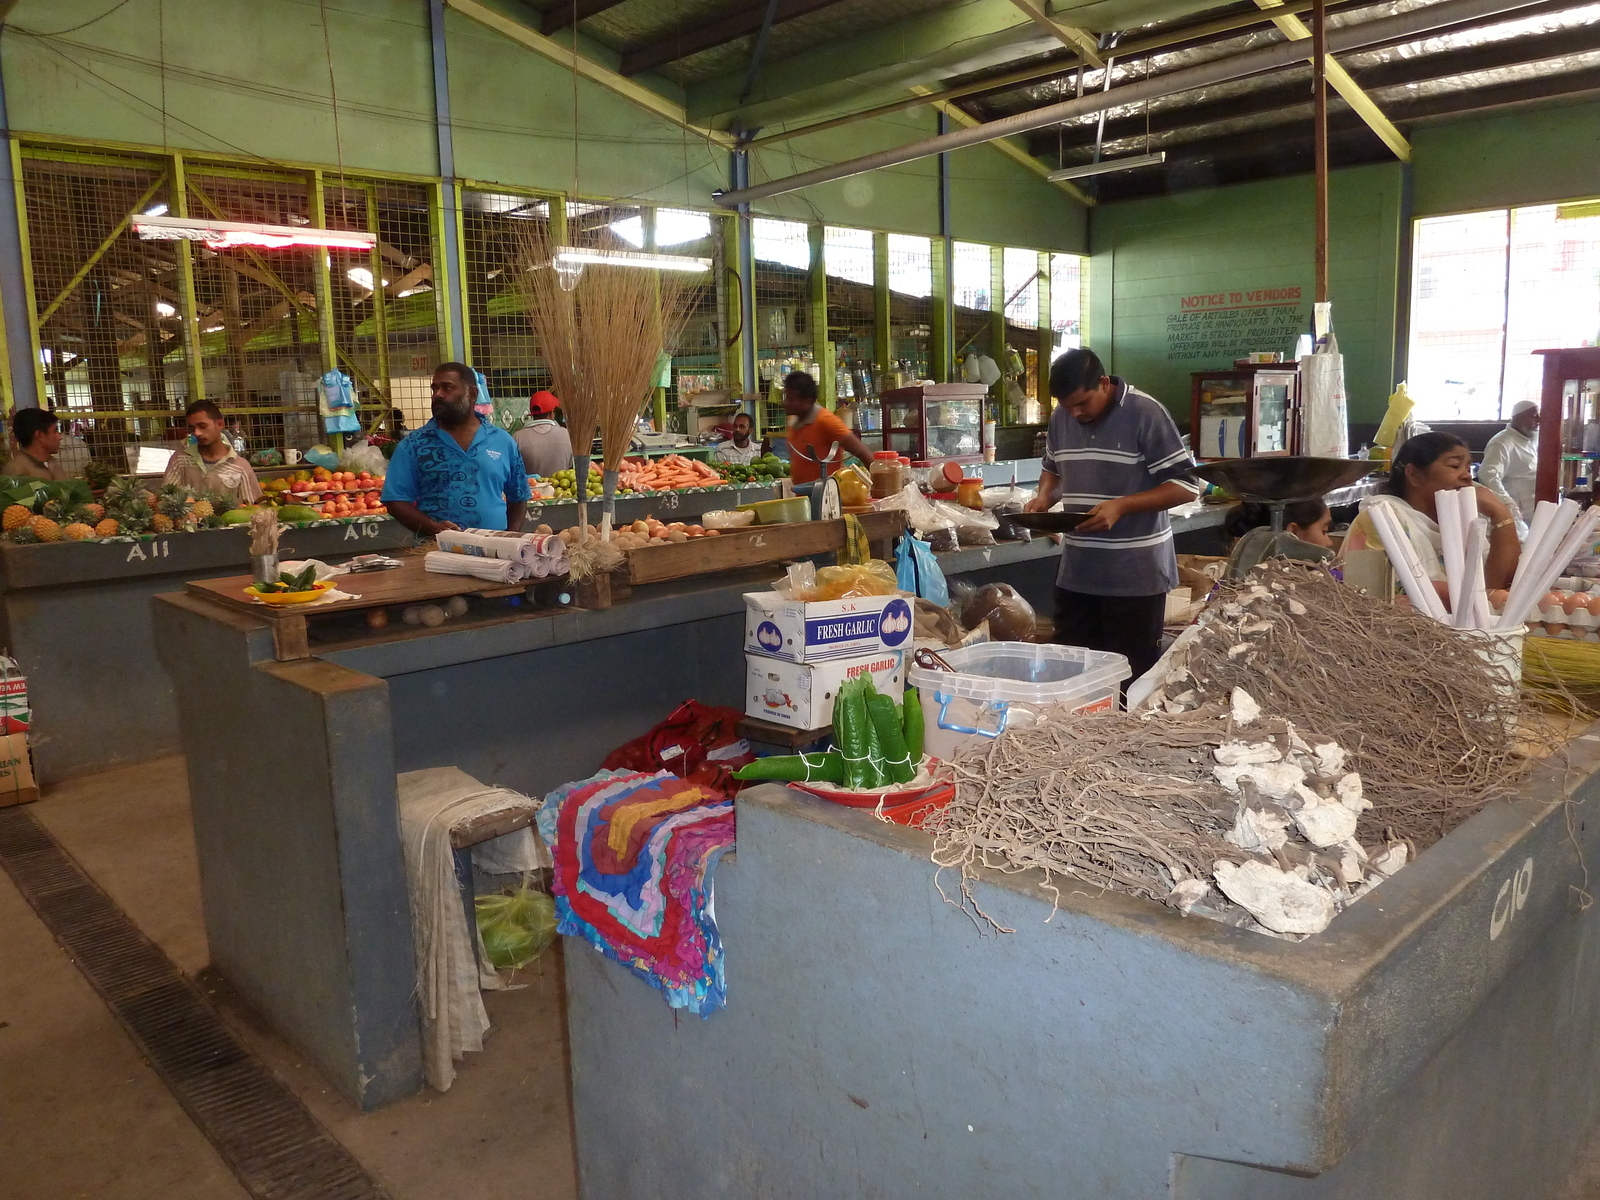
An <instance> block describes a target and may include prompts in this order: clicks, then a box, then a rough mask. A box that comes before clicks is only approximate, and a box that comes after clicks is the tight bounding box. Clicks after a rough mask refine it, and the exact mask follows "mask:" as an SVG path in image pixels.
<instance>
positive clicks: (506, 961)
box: [474, 883, 556, 970]
mask: <svg viewBox="0 0 1600 1200" xmlns="http://www.w3.org/2000/svg"><path fill="white" fill-rule="evenodd" d="M474 903H475V906H476V909H477V912H476V916H477V920H478V936H479V937H481V938H482V939H483V949H484V952H485V953H486V954H488V956H489V961H490V962H491V963H493V964H494V965H495V966H496V967H500V968H502V969H505V970H510V969H512V968H515V967H525V966H527V965H528V964H529V963H531V962H532V961H533V960H534V959H536V958H538V957H539V955H541V954H543V953H544V951H545V948H546V947H547V946H549V945H550V943H551V942H553V941H555V940H556V902H555V901H554V900H552V899H551V898H550V897H549V896H547V895H545V894H544V893H543V892H537V891H534V890H533V889H532V888H531V887H529V886H528V885H527V883H523V884H522V886H521V887H519V888H517V890H516V891H514V892H502V893H498V894H496V895H492V896H479V897H477V898H476V900H475V902H474Z"/></svg>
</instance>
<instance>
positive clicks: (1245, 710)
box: [1228, 687, 1261, 725]
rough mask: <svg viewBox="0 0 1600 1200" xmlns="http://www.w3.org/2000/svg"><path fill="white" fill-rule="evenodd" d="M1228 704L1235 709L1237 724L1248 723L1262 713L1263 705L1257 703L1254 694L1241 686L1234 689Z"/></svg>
mask: <svg viewBox="0 0 1600 1200" xmlns="http://www.w3.org/2000/svg"><path fill="white" fill-rule="evenodd" d="M1228 705H1229V708H1231V709H1232V711H1233V722H1234V724H1235V725H1248V724H1250V722H1251V721H1254V720H1255V719H1256V718H1257V717H1259V716H1260V715H1261V705H1259V704H1257V703H1256V700H1255V697H1254V696H1252V695H1251V694H1250V693H1249V692H1247V691H1245V690H1244V689H1243V688H1241V687H1236V688H1234V689H1233V695H1232V696H1230V697H1229V699H1228Z"/></svg>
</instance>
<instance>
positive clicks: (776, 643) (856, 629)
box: [744, 592, 912, 662]
mask: <svg viewBox="0 0 1600 1200" xmlns="http://www.w3.org/2000/svg"><path fill="white" fill-rule="evenodd" d="M744 602H745V621H744V648H745V650H746V652H747V653H750V654H765V655H769V656H770V657H772V658H781V659H785V660H787V661H789V662H818V661H822V660H827V659H836V658H854V657H859V656H861V655H863V654H866V655H872V654H880V653H883V652H885V651H892V650H899V649H901V648H902V647H904V646H905V645H906V644H907V643H908V642H909V641H910V640H911V626H912V619H911V605H910V604H909V603H908V602H907V601H906V600H905V598H904V597H901V596H857V597H852V598H850V599H847V600H813V601H809V602H807V601H800V600H786V599H784V598H783V597H782V596H780V595H779V594H778V593H777V592H746V593H745V597H744Z"/></svg>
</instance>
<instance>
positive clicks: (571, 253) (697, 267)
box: [553, 246, 711, 272]
mask: <svg viewBox="0 0 1600 1200" xmlns="http://www.w3.org/2000/svg"><path fill="white" fill-rule="evenodd" d="M553 261H554V265H555V268H556V270H557V271H560V270H562V269H563V268H566V269H569V270H570V269H571V268H572V267H574V266H576V265H577V264H579V263H597V264H599V265H601V266H607V267H647V268H649V269H651V270H655V271H695V272H699V271H709V270H710V269H711V260H710V259H709V258H687V257H683V256H680V255H676V254H645V253H642V252H639V251H634V250H601V249H597V248H595V247H591V246H557V247H556V252H555V258H554V260H553Z"/></svg>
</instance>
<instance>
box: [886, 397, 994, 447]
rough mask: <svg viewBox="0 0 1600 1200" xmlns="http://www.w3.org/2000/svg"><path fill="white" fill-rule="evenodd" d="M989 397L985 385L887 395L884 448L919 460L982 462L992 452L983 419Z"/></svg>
mask: <svg viewBox="0 0 1600 1200" xmlns="http://www.w3.org/2000/svg"><path fill="white" fill-rule="evenodd" d="M988 395H989V389H988V388H986V387H984V386H983V385H982V384H980V383H925V384H921V385H919V386H917V387H907V388H893V389H891V390H889V391H886V392H884V393H883V401H882V406H881V407H882V414H883V419H882V428H883V446H884V449H885V450H897V451H899V452H900V453H901V454H904V455H907V456H909V457H910V458H912V459H914V460H923V459H934V458H947V459H955V460H956V461H957V462H982V461H983V456H984V451H985V450H986V449H987V448H988V447H987V445H986V438H987V437H988V436H989V435H988V427H987V426H986V425H985V423H984V419H983V403H984V400H985V399H987V398H988Z"/></svg>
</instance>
